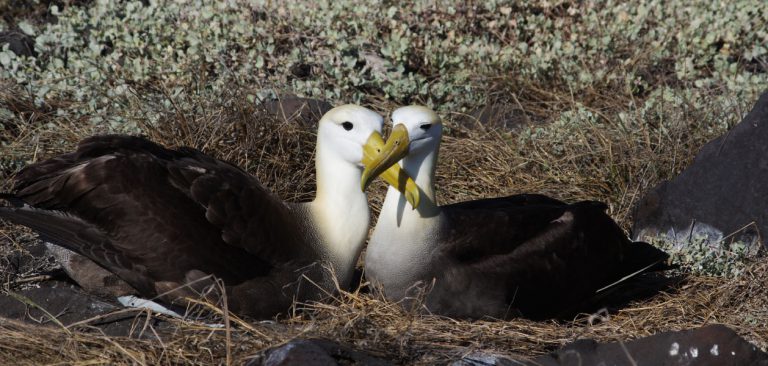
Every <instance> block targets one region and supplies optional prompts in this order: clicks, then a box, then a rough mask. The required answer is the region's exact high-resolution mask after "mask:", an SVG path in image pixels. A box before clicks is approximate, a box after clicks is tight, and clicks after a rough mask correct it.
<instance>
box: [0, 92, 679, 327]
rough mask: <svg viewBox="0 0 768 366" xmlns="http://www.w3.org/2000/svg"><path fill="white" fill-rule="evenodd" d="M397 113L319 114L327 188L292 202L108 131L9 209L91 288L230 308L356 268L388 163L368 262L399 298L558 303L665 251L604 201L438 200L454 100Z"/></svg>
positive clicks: (306, 293)
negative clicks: (443, 112) (223, 303)
mask: <svg viewBox="0 0 768 366" xmlns="http://www.w3.org/2000/svg"><path fill="white" fill-rule="evenodd" d="M392 119H393V122H394V124H395V125H394V128H393V130H392V133H391V134H390V136H389V138H388V140H387V141H386V142H385V141H384V140H383V138H382V136H381V130H382V125H383V118H382V117H381V116H380V115H379V114H377V113H375V112H373V111H371V110H369V109H366V108H363V107H360V106H356V105H345V106H340V107H336V108H334V109H332V110H330V111H329V112H327V113H326V114H325V115H324V116H323V117H322V118H321V119H320V121H319V124H318V132H317V145H316V161H315V165H316V174H317V179H316V180H317V192H316V198H315V199H314V200H313V201H311V202H307V203H286V202H283V201H281V200H280V199H279V198H278V197H276V196H275V195H273V194H271V193H270V192H269V191H268V190H266V189H265V188H264V187H263V186H262V185H261V184H260V183H259V182H258V181H257V180H256V179H255V178H254V177H252V176H251V175H249V174H247V173H246V172H244V171H243V170H241V169H239V168H238V167H236V166H234V165H231V164H228V163H226V162H223V161H220V160H216V159H214V158H212V157H209V156H207V155H205V154H203V153H201V152H199V151H197V150H194V149H190V148H180V149H178V150H170V149H166V148H163V147H161V146H159V145H157V144H154V143H152V142H150V141H147V140H145V139H143V138H138V137H128V136H94V137H91V138H88V139H85V140H83V141H82V142H81V143H80V144H79V146H78V148H77V150H76V151H75V152H72V153H68V154H64V155H60V156H58V157H54V158H51V159H49V160H46V161H43V162H40V163H36V164H33V165H30V166H28V167H26V168H25V169H23V170H22V171H21V172H20V173H19V174H17V176H16V178H15V179H16V185H15V188H14V192H13V193H5V194H2V195H0V198H3V199H4V200H5V201H6V202H7V203H8V204H6V205H4V206H0V217H2V218H5V219H8V220H10V221H12V222H15V223H18V224H21V225H25V226H28V227H30V228H32V229H33V230H34V231H36V232H37V233H38V234H39V235H40V236H41V238H42V239H43V240H45V241H46V242H47V243H49V244H48V245H49V247H50V248H51V249H54V252H56V253H58V255H57V257H59V259H60V260H62V261H63V267H64V268H65V270H67V272H68V274H69V275H70V276H72V277H73V279H75V280H76V281H77V282H79V283H81V284H84V287H86V288H90V289H91V290H95V291H97V292H102V293H104V292H107V293H110V294H112V295H125V292H134V293H137V294H138V295H140V296H142V297H146V298H153V299H159V300H160V301H163V302H171V303H173V302H177V301H179V300H181V299H184V298H186V297H198V296H200V295H201V294H204V295H205V296H209V297H212V298H214V299H215V298H219V297H221V295H223V294H222V293H221V290H222V289H223V290H224V292H225V293H226V298H227V303H228V306H229V309H230V310H231V311H234V312H236V313H239V314H242V315H246V316H250V317H255V318H270V317H273V316H275V315H277V314H280V313H283V314H284V313H286V312H287V311H288V309H289V308H290V307H291V305H292V304H293V303H294V301H296V300H299V301H308V300H319V299H321V298H322V297H323V296H324V294H328V293H330V292H332V291H334V289H336V288H337V286H338V287H341V288H343V289H345V288H348V287H349V286H350V284H351V282H352V277H353V272H354V267H355V263H356V262H357V259H358V256H359V255H360V253H361V251H362V248H363V245H364V244H365V240H366V236H367V233H368V225H369V220H370V218H369V209H368V202H367V198H366V194H365V192H364V191H365V188H366V187H367V185H368V184H369V183H370V182H371V181H372V180H373V179H374V178H376V177H377V176H381V177H382V178H383V179H384V180H385V181H387V182H388V183H389V185H390V186H389V188H388V189H389V191H388V192H387V196H386V199H385V201H384V204H383V207H382V210H381V214H380V216H379V219H378V222H377V223H376V227H375V230H374V232H373V235H372V236H371V238H370V240H369V245H368V250H367V252H366V257H365V271H366V272H365V273H366V276H367V278H368V279H370V280H371V282H372V283H373V285H374V286H375V287H378V288H380V289H382V290H383V291H384V294H385V295H386V297H387V298H389V299H392V300H408V299H414V298H419V297H422V296H423V301H424V303H423V304H424V305H425V306H426V308H427V309H428V310H429V311H431V312H434V313H439V314H443V315H447V316H453V317H464V318H480V317H493V318H507V317H510V316H514V315H523V316H529V317H536V318H540V317H549V316H555V315H557V314H558V313H560V312H562V311H563V310H564V309H570V308H572V307H573V306H574V304H578V303H580V302H582V301H584V300H586V299H588V298H590V297H591V296H593V295H594V294H595V293H596V292H597V291H598V290H599V289H600V288H602V287H604V286H607V285H609V284H611V283H612V282H615V281H617V280H620V279H622V278H624V277H626V276H629V275H632V274H634V273H638V272H642V271H643V270H645V269H648V268H650V267H651V266H653V265H654V264H656V263H658V262H660V261H663V260H664V259H665V258H666V255H665V254H664V253H663V252H661V251H659V250H657V249H655V248H653V247H651V246H650V245H648V244H646V243H641V242H631V241H630V240H629V239H628V238H627V237H626V236H625V234H624V233H623V231H622V230H621V229H620V228H619V227H618V226H617V225H616V223H615V222H614V221H613V220H612V219H611V218H610V217H609V216H608V215H606V214H605V212H604V211H605V208H606V207H605V206H604V205H603V204H601V203H598V202H579V203H576V204H566V203H563V202H561V201H558V200H555V199H552V198H549V197H546V196H542V195H515V196H510V197H503V198H493V199H484V200H477V201H468V202H462V203H457V204H452V205H447V206H439V205H438V203H437V201H436V197H435V187H434V178H435V168H436V162H437V158H438V148H439V146H440V139H441V135H442V123H441V120H440V118H439V117H438V116H437V114H436V113H435V112H433V111H432V110H430V109H428V108H425V107H421V106H409V107H403V108H400V109H397V110H396V111H394V113H393V114H392ZM398 161H399V162H400V163H399V164H398ZM63 248H66V249H63ZM72 251H74V252H76V253H78V254H79V255H77V254H74V253H72ZM80 255H82V256H84V257H87V259H85V258H84V257H82V256H80ZM93 263H95V264H96V265H94V264H93ZM89 265H90V267H89ZM83 268H91V270H83ZM94 278H96V280H95V281H94V280H93V279H94ZM217 279H220V280H221V282H223V286H220V285H217V283H218V282H217Z"/></svg>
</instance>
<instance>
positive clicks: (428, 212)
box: [365, 147, 442, 299]
mask: <svg viewBox="0 0 768 366" xmlns="http://www.w3.org/2000/svg"><path fill="white" fill-rule="evenodd" d="M425 150H426V149H425ZM436 161H437V147H435V148H434V149H433V150H427V151H425V152H424V153H423V154H414V153H410V154H409V155H408V156H407V157H406V158H405V159H403V160H402V161H401V162H400V164H401V165H402V167H403V169H405V171H406V172H407V173H408V175H410V176H411V177H412V178H413V179H414V181H415V182H416V184H418V186H419V188H420V189H421V192H420V196H421V197H420V203H419V207H418V208H417V209H415V210H414V209H413V208H412V207H411V206H410V204H409V203H408V202H407V201H406V199H405V196H404V195H403V194H402V193H400V192H399V191H398V190H397V189H395V188H393V187H392V186H390V187H389V188H388V191H387V197H386V198H385V199H384V205H383V206H382V207H381V214H379V219H378V221H377V222H376V228H375V229H374V231H373V235H372V236H371V239H370V240H369V242H368V250H367V251H366V257H365V273H366V277H367V278H368V279H370V280H371V282H372V283H374V284H375V285H381V286H383V288H384V289H385V293H386V295H387V297H391V298H394V299H400V298H402V297H403V296H405V293H404V292H401V290H403V289H407V288H409V287H410V286H411V285H413V283H414V281H417V280H419V279H421V278H422V277H423V275H425V274H424V271H428V270H429V268H428V266H427V267H425V266H424V263H426V262H428V261H429V258H430V255H431V254H430V253H432V249H433V248H434V246H435V245H437V244H438V240H439V239H438V236H439V233H440V227H441V225H442V220H441V218H442V216H441V215H440V208H439V207H438V206H437V202H436V200H435V187H434V176H435V162H436Z"/></svg>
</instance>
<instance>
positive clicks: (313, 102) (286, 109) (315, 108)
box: [264, 96, 333, 127]
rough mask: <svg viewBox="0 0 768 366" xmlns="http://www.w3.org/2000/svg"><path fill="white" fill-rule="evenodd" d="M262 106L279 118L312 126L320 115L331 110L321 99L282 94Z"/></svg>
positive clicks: (328, 104) (315, 124) (329, 105)
mask: <svg viewBox="0 0 768 366" xmlns="http://www.w3.org/2000/svg"><path fill="white" fill-rule="evenodd" d="M264 108H265V109H266V110H267V112H269V113H270V114H272V115H274V116H275V117H277V118H278V119H280V120H284V121H291V122H298V123H300V124H301V125H303V126H307V127H314V126H317V122H318V121H319V120H320V117H322V116H323V114H325V112H328V111H329V110H331V108H333V106H332V105H331V104H330V103H328V102H326V101H323V100H317V99H310V98H301V97H297V96H283V97H280V98H279V99H277V100H271V101H267V102H264Z"/></svg>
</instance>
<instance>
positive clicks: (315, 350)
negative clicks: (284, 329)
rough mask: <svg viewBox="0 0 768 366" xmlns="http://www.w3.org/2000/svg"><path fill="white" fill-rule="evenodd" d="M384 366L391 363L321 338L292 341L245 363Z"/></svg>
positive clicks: (258, 364)
mask: <svg viewBox="0 0 768 366" xmlns="http://www.w3.org/2000/svg"><path fill="white" fill-rule="evenodd" d="M340 364H343V365H372V366H387V365H391V363H389V362H387V361H384V360H382V359H380V358H377V357H374V356H371V355H368V354H366V353H364V352H361V351H355V350H353V349H352V348H351V347H348V346H345V345H342V344H339V343H336V342H332V341H327V340H322V339H296V340H293V341H290V342H288V343H287V344H284V345H282V346H279V347H275V348H272V349H269V350H267V351H265V352H264V353H263V354H261V355H258V356H256V357H255V358H254V359H252V360H251V361H249V362H248V363H247V364H246V366H261V365H263V366H286V365H311V366H336V365H340Z"/></svg>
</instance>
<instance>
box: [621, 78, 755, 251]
mask: <svg viewBox="0 0 768 366" xmlns="http://www.w3.org/2000/svg"><path fill="white" fill-rule="evenodd" d="M766 141H768V93H764V94H763V95H762V96H761V97H760V99H759V100H758V101H757V103H756V104H755V106H754V108H753V109H752V111H751V112H750V113H749V114H748V115H747V116H746V117H745V118H744V119H743V120H742V121H741V123H739V124H738V125H737V126H736V127H734V128H733V129H732V130H731V131H729V132H728V133H726V134H725V135H723V136H720V137H718V138H716V139H714V140H712V141H710V142H709V143H707V144H706V145H704V147H702V149H701V151H699V153H698V154H697V155H696V158H695V159H694V161H693V163H692V164H691V165H690V166H689V167H688V168H686V169H685V170H684V171H683V172H682V173H680V175H679V176H677V177H676V178H674V179H672V180H671V181H667V182H663V183H661V184H659V185H658V186H656V187H655V188H654V189H653V190H651V191H650V192H649V193H648V194H647V195H646V196H645V197H643V198H642V199H641V200H640V202H639V203H638V205H637V206H636V207H635V210H634V223H633V225H632V232H633V238H634V239H635V240H645V241H648V240H650V239H652V238H654V237H659V236H666V237H667V239H668V240H673V241H674V243H675V246H676V247H678V248H680V247H683V246H685V245H688V244H689V243H692V242H697V243H698V244H702V243H703V244H713V243H720V242H721V241H724V242H725V243H729V242H731V241H741V242H744V243H746V244H747V245H748V246H750V245H751V246H752V247H753V248H757V247H759V242H760V240H761V236H760V233H762V235H763V236H765V235H766V233H768V200H766V199H765V197H766V194H767V193H768V189H766V187H765V182H766V181H768V144H767V143H766ZM724 239H725V240H724Z"/></svg>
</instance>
